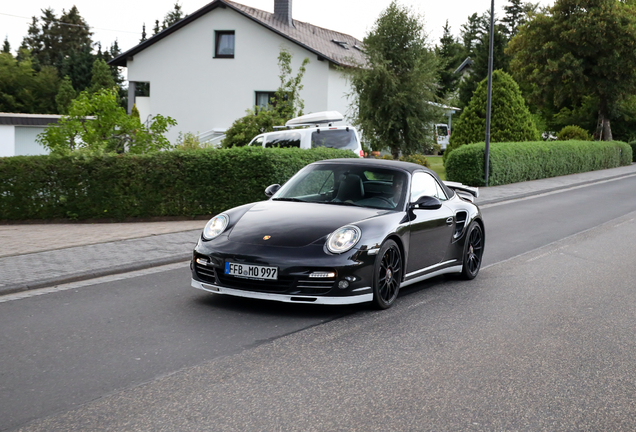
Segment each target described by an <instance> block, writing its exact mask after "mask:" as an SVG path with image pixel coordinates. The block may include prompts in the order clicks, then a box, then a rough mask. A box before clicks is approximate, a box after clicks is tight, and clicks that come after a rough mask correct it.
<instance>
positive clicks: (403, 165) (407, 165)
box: [311, 158, 455, 197]
mask: <svg viewBox="0 0 636 432" xmlns="http://www.w3.org/2000/svg"><path fill="white" fill-rule="evenodd" d="M317 164H329V165H336V164H337V165H359V166H360V167H365V166H368V167H369V168H386V169H396V168H397V169H400V170H403V171H407V172H409V173H410V174H413V173H414V172H416V171H424V172H427V173H429V174H431V175H432V176H433V177H435V178H436V179H437V180H438V181H439V184H440V185H441V187H442V188H443V189H444V191H446V194H447V195H448V196H449V197H452V196H454V195H455V193H454V192H453V191H452V190H451V189H450V188H449V187H448V186H446V185H445V184H444V182H443V181H441V179H440V178H439V177H438V176H437V173H436V172H435V171H433V170H431V169H429V168H426V167H425V166H422V165H418V164H415V163H411V162H402V161H396V160H388V159H368V158H359V159H354V158H351V159H349V158H344V159H325V160H321V161H318V162H314V163H312V164H311V165H317Z"/></svg>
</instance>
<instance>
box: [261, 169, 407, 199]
mask: <svg viewBox="0 0 636 432" xmlns="http://www.w3.org/2000/svg"><path fill="white" fill-rule="evenodd" d="M406 181H407V176H406V174H405V173H404V172H403V171H400V170H397V169H390V168H380V167H375V166H361V165H347V164H315V165H310V166H307V167H306V168H304V169H302V170H301V171H299V172H298V173H297V174H296V175H295V176H294V177H292V178H291V179H290V180H289V181H288V182H287V183H285V185H284V186H283V187H282V188H281V189H279V191H278V192H277V193H276V194H275V195H274V196H273V197H272V200H275V201H276V200H279V201H303V202H315V203H324V204H330V205H351V206H359V207H371V208H378V209H390V210H394V209H402V208H403V207H404V200H405V195H406V194H405V192H406V189H407V187H406V186H407V184H406Z"/></svg>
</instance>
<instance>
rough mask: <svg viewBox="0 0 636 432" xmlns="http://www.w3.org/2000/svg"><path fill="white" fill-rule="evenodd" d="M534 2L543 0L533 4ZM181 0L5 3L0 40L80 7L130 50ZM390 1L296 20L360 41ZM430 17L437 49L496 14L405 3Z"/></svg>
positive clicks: (366, 1) (316, 0)
mask: <svg viewBox="0 0 636 432" xmlns="http://www.w3.org/2000/svg"><path fill="white" fill-rule="evenodd" d="M210 1H211V0H180V1H179V3H180V4H181V5H182V7H183V10H184V11H185V13H187V14H191V13H193V12H195V11H196V10H198V9H200V8H201V7H203V6H205V5H206V4H208V3H210ZM533 1H534V2H536V1H538V0H533ZM174 3H175V0H109V1H108V2H105V1H98V0H19V1H11V0H2V5H1V6H0V37H2V40H4V38H5V36H6V37H8V38H9V42H10V43H11V49H12V51H15V50H16V49H17V48H18V47H19V46H20V44H21V42H22V38H23V37H24V36H25V35H26V34H27V30H28V27H29V23H30V21H31V17H32V16H34V15H35V16H38V17H39V16H40V15H41V12H40V10H41V9H45V8H47V7H50V8H52V9H53V10H54V11H55V14H56V15H57V16H59V15H60V14H61V13H62V10H63V9H66V10H68V9H70V8H71V7H73V5H75V6H77V8H78V9H79V12H80V15H81V16H82V17H83V18H84V19H85V20H86V21H87V23H88V24H89V25H90V26H91V27H93V28H92V31H93V33H94V34H93V40H94V41H95V42H98V41H99V42H101V43H102V46H104V47H108V46H110V45H111V43H112V42H113V41H114V40H115V39H117V40H118V42H119V46H120V48H121V49H122V50H123V51H125V50H127V49H129V48H132V47H133V46H135V45H137V43H139V39H140V37H141V28H142V25H143V24H144V23H146V31H147V32H148V34H152V27H153V25H154V21H155V20H156V19H158V20H160V21H161V20H162V19H163V17H164V16H165V14H166V13H167V12H168V11H170V10H171V9H172V7H173V5H174ZM238 3H242V4H244V5H247V6H251V7H254V8H257V9H261V10H264V11H267V12H273V10H274V0H238ZM390 3H391V1H390V0H293V3H292V15H293V18H294V19H297V20H300V21H305V22H308V23H311V24H314V25H317V26H320V27H324V28H327V29H330V30H336V31H339V32H342V33H346V34H349V35H351V36H354V37H356V38H358V39H360V40H362V39H363V38H364V36H365V35H366V34H367V32H368V31H369V30H370V29H371V27H372V25H373V23H374V21H375V20H376V18H377V17H378V15H379V14H380V12H381V11H382V10H384V9H385V8H386V7H387V6H388V5H389V4H390ZM400 3H401V4H403V5H407V6H411V7H412V8H413V9H414V10H416V11H417V12H419V13H421V14H422V15H423V16H424V20H425V23H426V31H427V33H428V34H429V41H430V42H431V43H432V44H436V43H437V42H438V41H439V38H440V36H441V35H442V28H443V26H444V23H445V22H446V20H448V22H449V24H450V26H451V30H452V32H453V34H454V35H455V36H459V30H460V26H461V25H462V24H463V23H465V22H466V19H467V17H468V16H469V15H472V14H473V13H475V12H477V13H478V14H482V13H483V12H485V11H487V10H489V9H490V0H442V1H440V0H401V1H400ZM540 3H541V5H543V6H547V5H552V4H553V3H554V0H540ZM507 4H508V1H507V0H495V10H496V13H497V15H498V16H502V15H503V6H505V5H507Z"/></svg>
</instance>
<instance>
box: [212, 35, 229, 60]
mask: <svg viewBox="0 0 636 432" xmlns="http://www.w3.org/2000/svg"><path fill="white" fill-rule="evenodd" d="M214 58H234V30H231V31H230V30H224V31H215V32H214Z"/></svg>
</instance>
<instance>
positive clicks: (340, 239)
mask: <svg viewBox="0 0 636 432" xmlns="http://www.w3.org/2000/svg"><path fill="white" fill-rule="evenodd" d="M360 235H361V234H360V228H358V227H357V226H353V225H347V226H343V227H342V228H338V229H337V230H335V231H334V232H332V233H331V234H330V235H329V238H328V239H327V249H329V252H331V253H335V254H341V253H343V252H346V251H348V250H349V249H351V248H352V247H354V246H355V245H356V243H358V240H360Z"/></svg>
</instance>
